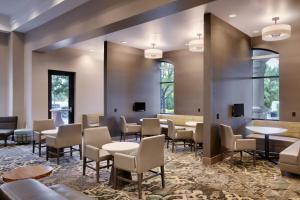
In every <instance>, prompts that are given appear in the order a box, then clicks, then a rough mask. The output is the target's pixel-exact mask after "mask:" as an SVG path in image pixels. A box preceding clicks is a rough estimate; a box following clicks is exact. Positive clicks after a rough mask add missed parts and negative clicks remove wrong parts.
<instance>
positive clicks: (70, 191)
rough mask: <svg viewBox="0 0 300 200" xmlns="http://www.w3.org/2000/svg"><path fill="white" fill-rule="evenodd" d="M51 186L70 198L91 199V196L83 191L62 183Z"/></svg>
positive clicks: (73, 199) (77, 199)
mask: <svg viewBox="0 0 300 200" xmlns="http://www.w3.org/2000/svg"><path fill="white" fill-rule="evenodd" d="M50 188H51V189H52V190H54V191H55V192H57V193H59V194H60V195H61V196H63V197H65V198H66V199H69V200H91V198H89V197H88V196H86V195H84V194H83V193H81V192H79V191H76V190H74V189H72V188H69V187H67V186H65V185H62V184H57V185H52V186H50Z"/></svg>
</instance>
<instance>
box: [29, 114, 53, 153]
mask: <svg viewBox="0 0 300 200" xmlns="http://www.w3.org/2000/svg"><path fill="white" fill-rule="evenodd" d="M51 129H55V123H54V120H53V119H45V120H34V121H33V141H32V153H35V148H36V145H38V150H39V156H40V157H41V155H42V153H41V150H42V147H46V146H42V144H43V143H45V142H46V136H45V135H43V134H42V131H45V130H51Z"/></svg>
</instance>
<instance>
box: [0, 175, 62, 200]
mask: <svg viewBox="0 0 300 200" xmlns="http://www.w3.org/2000/svg"><path fill="white" fill-rule="evenodd" d="M0 199H1V200H25V199H26V200H29V199H30V200H53V199H55V200H67V199H66V198H65V197H63V196H61V195H60V194H58V193H56V192H55V191H53V190H51V189H50V188H48V187H47V186H45V185H44V184H42V183H40V182H38V181H37V180H33V179H25V180H20V181H14V182H10V183H5V184H3V185H1V186H0Z"/></svg>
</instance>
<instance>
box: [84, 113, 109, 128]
mask: <svg viewBox="0 0 300 200" xmlns="http://www.w3.org/2000/svg"><path fill="white" fill-rule="evenodd" d="M103 120H104V117H103V116H101V115H100V114H97V113H96V114H83V115H82V128H83V129H86V128H95V127H99V126H101V125H103Z"/></svg>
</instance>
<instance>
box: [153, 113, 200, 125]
mask: <svg viewBox="0 0 300 200" xmlns="http://www.w3.org/2000/svg"><path fill="white" fill-rule="evenodd" d="M157 118H158V119H166V120H172V121H173V123H174V124H175V125H176V126H187V125H186V124H185V123H186V122H188V121H196V122H203V116H200V115H176V114H157ZM162 123H164V124H167V121H166V122H162Z"/></svg>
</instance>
